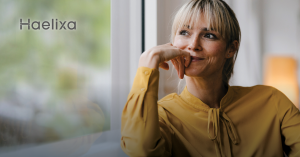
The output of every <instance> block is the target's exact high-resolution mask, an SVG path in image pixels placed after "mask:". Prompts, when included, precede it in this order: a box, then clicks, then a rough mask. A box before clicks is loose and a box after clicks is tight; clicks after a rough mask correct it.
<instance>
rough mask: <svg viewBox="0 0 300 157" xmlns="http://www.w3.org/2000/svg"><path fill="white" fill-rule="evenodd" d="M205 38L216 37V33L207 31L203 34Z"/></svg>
mask: <svg viewBox="0 0 300 157" xmlns="http://www.w3.org/2000/svg"><path fill="white" fill-rule="evenodd" d="M204 37H205V38H209V39H216V38H217V37H216V35H214V34H212V33H207V34H205V35H204Z"/></svg>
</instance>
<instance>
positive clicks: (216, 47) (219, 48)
mask: <svg viewBox="0 0 300 157" xmlns="http://www.w3.org/2000/svg"><path fill="white" fill-rule="evenodd" d="M206 50H207V52H210V55H212V56H220V57H221V56H223V54H225V52H226V45H224V44H222V43H210V44H209V45H207V47H206Z"/></svg>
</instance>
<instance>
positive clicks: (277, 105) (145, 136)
mask: <svg viewBox="0 0 300 157" xmlns="http://www.w3.org/2000/svg"><path fill="white" fill-rule="evenodd" d="M239 44H240V28H239V24H238V21H237V19H236V17H235V14H234V12H233V11H232V10H231V9H230V7H229V6H228V5H227V4H226V3H225V2H224V1H222V0H192V1H190V2H189V3H187V4H185V5H184V6H183V7H182V8H181V9H180V10H179V11H178V13H177V14H176V16H175V19H174V23H173V27H172V44H165V45H160V46H156V47H153V48H151V49H149V50H147V51H146V52H144V53H143V54H142V55H141V57H140V61H139V68H138V70H137V73H136V77H135V80H134V83H133V86H132V89H131V92H130V93H129V96H128V100H127V103H126V105H125V107H124V110H123V114H122V128H121V132H122V138H121V147H122V149H123V150H124V152H126V153H127V154H128V155H130V156H197V157H198V156H204V157H212V156H218V157H225V156H226V157H230V156H237V157H240V156H243V157H248V156H258V157H260V156H266V157H271V156H272V157H274V156H283V155H284V153H286V154H288V155H289V156H300V113H299V110H298V109H297V108H296V107H295V106H294V105H293V104H292V103H291V101H290V100H289V99H288V98H287V97H286V96H285V95H284V94H282V93H281V92H280V91H278V90H276V89H275V88H272V87H268V86H262V85H257V86H253V87H240V86H229V85H228V81H229V79H230V77H231V74H232V72H233V66H234V60H235V58H236V56H237V53H238V48H239ZM168 60H171V61H172V64H173V65H174V66H175V68H176V70H177V73H178V76H179V78H181V79H182V78H183V77H184V76H185V77H186V87H185V89H184V90H183V91H182V93H181V94H180V95H177V94H175V93H173V94H169V95H167V96H166V97H164V98H163V99H161V100H160V101H158V102H157V100H158V80H159V79H158V78H159V71H158V68H159V67H161V68H163V69H168V68H169V66H168V64H167V63H166V61H168Z"/></svg>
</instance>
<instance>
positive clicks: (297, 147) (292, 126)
mask: <svg viewBox="0 0 300 157" xmlns="http://www.w3.org/2000/svg"><path fill="white" fill-rule="evenodd" d="M274 97H275V99H277V102H278V103H277V106H278V116H279V119H280V123H281V132H282V135H283V142H284V150H285V152H286V154H287V155H288V156H289V157H296V156H300V112H299V109H298V108H297V107H296V106H295V105H294V104H293V103H292V102H291V101H290V100H289V99H288V98H287V97H286V96H285V95H284V94H283V93H281V92H280V91H278V90H275V93H274Z"/></svg>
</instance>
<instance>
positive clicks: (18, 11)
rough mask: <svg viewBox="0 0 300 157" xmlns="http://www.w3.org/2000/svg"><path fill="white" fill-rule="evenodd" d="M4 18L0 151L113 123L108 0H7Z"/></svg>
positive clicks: (0, 19) (0, 5) (0, 28)
mask: <svg viewBox="0 0 300 157" xmlns="http://www.w3.org/2000/svg"><path fill="white" fill-rule="evenodd" d="M20 19H21V20H22V23H28V22H29V23H30V25H29V27H30V29H29V30H28V26H27V25H22V30H21V29H20ZM28 20H29V21H28ZM35 21H36V22H35ZM44 21H47V22H48V24H47V22H46V23H43V22H44ZM64 22H65V23H64ZM0 23H1V25H0V86H1V88H0V153H1V152H8V151H12V150H16V149H19V148H20V147H28V146H33V145H37V144H42V143H48V142H54V141H59V140H63V139H68V138H73V137H78V136H81V135H86V134H91V133H96V132H101V131H105V130H109V128H110V114H109V113H110V108H109V105H108V104H110V93H111V92H110V85H111V82H110V80H111V79H110V1H109V0H100V1H99V0H85V1H83V0H76V1H74V0H63V1H62V0H51V1H49V0H39V1H36V0H26V1H17V0H14V1H12V0H1V1H0ZM63 23H64V24H63ZM43 24H44V25H45V27H43ZM47 25H49V26H48V27H49V28H48V29H44V28H47ZM38 26H39V29H38ZM75 26H76V29H74V28H75ZM35 29H36V30H35Z"/></svg>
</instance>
